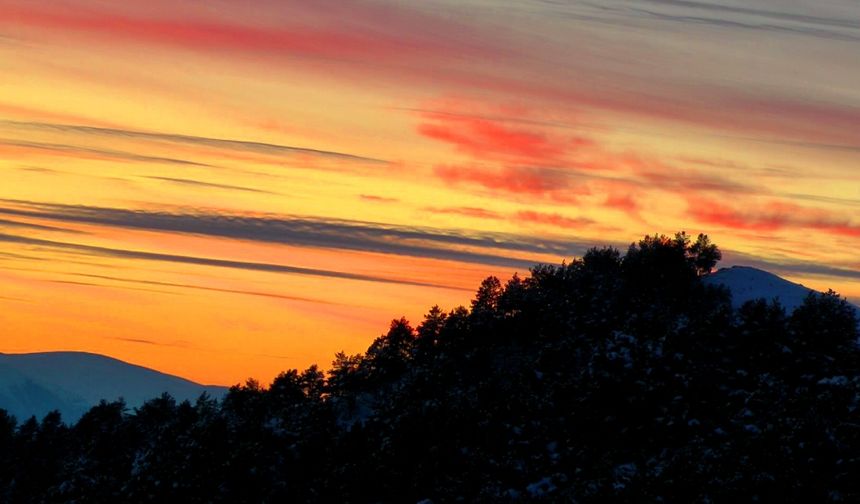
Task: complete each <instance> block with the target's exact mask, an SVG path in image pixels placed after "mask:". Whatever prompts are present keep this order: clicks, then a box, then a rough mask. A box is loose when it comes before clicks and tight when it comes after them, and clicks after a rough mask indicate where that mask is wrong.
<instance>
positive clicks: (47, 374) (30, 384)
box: [0, 352, 227, 422]
mask: <svg viewBox="0 0 860 504" xmlns="http://www.w3.org/2000/svg"><path fill="white" fill-rule="evenodd" d="M226 391H227V389H226V388H224V387H216V386H205V385H200V384H198V383H194V382H192V381H189V380H186V379H184V378H179V377H178V376H172V375H168V374H164V373H160V372H158V371H155V370H152V369H148V368H145V367H141V366H136V365H134V364H129V363H127V362H123V361H120V360H117V359H113V358H110V357H106V356H104V355H97V354H91V353H84V352H46V353H30V354H0V408H2V409H5V410H7V411H8V412H9V413H11V414H12V415H14V416H15V417H17V418H18V420H19V421H23V420H26V419H27V418H29V417H30V416H32V415H35V416H36V418H38V419H41V418H42V417H43V416H44V415H45V414H46V413H48V412H50V411H52V410H59V411H60V413H61V414H62V417H63V420H64V421H65V422H75V421H77V419H78V418H80V417H81V415H83V414H84V413H85V412H86V411H87V410H89V409H90V408H91V407H92V406H94V405H96V404H98V402H99V401H100V400H102V399H106V400H109V401H112V400H116V399H118V398H120V397H122V398H123V399H125V401H126V404H127V405H128V407H129V408H134V407H137V406H140V405H141V404H143V402H144V401H146V400H148V399H152V398H155V397H158V396H159V395H161V394H162V393H164V392H168V393H169V394H170V395H172V396H173V397H174V398H175V399H176V400H177V401H182V400H185V399H188V400H191V401H194V400H196V399H197V398H198V397H199V396H200V394H202V393H204V392H206V393H208V394H209V395H210V396H212V397H217V398H220V397H221V396H223V395H224V394H225V393H226Z"/></svg>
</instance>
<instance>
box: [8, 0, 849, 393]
mask: <svg viewBox="0 0 860 504" xmlns="http://www.w3.org/2000/svg"><path fill="white" fill-rule="evenodd" d="M772 4H774V2H769V1H766V0H760V1H757V2H753V3H749V2H744V3H735V2H729V1H727V0H726V1H720V2H716V1H714V2H706V1H702V2H698V1H696V2H687V1H680V0H633V1H625V2H622V1H620V0H618V1H616V0H611V1H608V2H605V3H601V6H600V7H597V6H595V5H594V4H590V3H587V2H578V1H572V2H569V3H550V2H537V1H518V2H507V1H504V0H499V1H492V2H490V1H487V0H468V1H458V2H453V1H445V0H431V1H426V2H411V3H407V2H385V1H366V2H365V1H362V2H354V1H333V0H319V1H315V2H298V1H274V0H260V1H258V2H253V3H246V2H238V1H235V0H216V1H207V2H167V1H165V0H152V1H149V2H145V3H141V4H134V5H132V4H131V3H129V2H100V1H97V0H58V1H55V2H50V3H38V2H36V3H34V2H29V1H23V0H0V199H2V201H0V327H3V340H2V343H0V352H30V351H47V350H84V351H91V352H97V353H102V354H107V355H111V356H114V357H117V358H120V359H123V360H126V361H130V362H133V363H136V364H141V365H144V366H148V367H152V368H156V369H159V370H163V371H166V372H169V373H174V374H178V375H181V376H185V377H188V378H191V379H194V380H197V381H201V382H207V383H215V384H233V383H237V382H239V381H243V380H244V379H245V378H247V377H256V378H258V379H261V380H263V381H267V380H270V379H271V378H272V377H273V376H274V375H276V374H277V373H278V372H279V371H281V370H284V369H288V368H304V367H306V366H308V365H309V364H312V363H319V364H320V365H322V366H323V367H327V366H328V364H329V362H330V361H331V358H332V356H333V354H334V353H335V352H336V351H339V350H345V351H347V352H350V353H355V352H359V351H363V350H364V349H366V347H367V346H368V344H369V343H370V342H371V341H372V339H373V338H374V337H375V336H377V335H378V334H380V333H381V332H383V331H384V330H385V328H386V327H387V322H388V321H389V320H390V319H391V318H395V317H399V316H401V315H405V316H406V317H407V318H409V319H411V320H413V321H414V322H416V323H417V322H418V321H420V318H421V316H422V314H423V313H425V312H426V310H427V309H428V308H429V307H430V306H431V305H433V304H439V305H440V306H442V307H444V308H453V307H455V306H457V305H458V304H467V303H468V301H469V299H470V297H471V295H472V292H473V289H474V288H476V287H477V284H478V283H479V282H480V280H481V279H482V278H484V277H486V276H488V275H491V274H495V275H498V276H501V277H508V276H510V275H511V274H513V273H514V272H515V271H519V272H521V273H523V272H526V271H527V269H528V265H530V264H533V263H534V262H538V261H551V262H560V261H561V260H562V259H569V258H571V257H574V256H576V255H578V254H581V253H582V252H583V251H584V250H585V249H587V248H588V247H589V246H592V245H594V244H615V245H618V246H622V247H623V246H624V244H626V243H629V242H630V241H632V240H634V239H636V238H638V237H641V235H643V234H645V233H654V232H663V233H673V232H675V231H677V230H681V229H685V230H687V232H688V233H691V234H695V233H698V232H706V233H708V234H709V235H710V236H711V238H712V239H713V240H714V241H715V242H716V243H718V244H719V245H720V246H721V247H722V248H723V250H724V251H725V255H726V260H725V261H724V265H726V264H748V265H753V266H758V267H763V268H765V269H768V270H770V271H773V272H775V273H778V274H781V275H783V276H785V277H787V278H790V279H792V280H795V281H800V282H803V283H804V284H806V285H809V286H811V287H815V288H819V289H823V288H828V287H832V288H834V289H836V290H838V291H839V292H840V293H842V294H844V295H846V296H848V297H849V298H851V299H853V300H857V299H860V259H858V257H860V256H858V254H857V252H856V251H857V249H858V246H860V219H858V218H857V217H856V215H857V208H858V206H860V183H858V182H860V172H858V170H857V167H858V161H860V85H858V84H860V66H858V65H857V64H856V54H857V51H858V49H860V47H858V45H860V30H857V28H856V23H855V24H852V23H850V22H845V19H848V18H850V17H851V16H852V15H853V16H854V17H855V18H856V9H855V10H854V11H852V10H851V5H850V2H841V1H831V2H826V3H819V2H796V3H793V4H792V5H791V6H784V5H782V6H779V8H780V10H777V9H775V8H774V5H772ZM788 8H790V9H791V10H785V9H788ZM852 12H853V14H852ZM846 16H847V17H846Z"/></svg>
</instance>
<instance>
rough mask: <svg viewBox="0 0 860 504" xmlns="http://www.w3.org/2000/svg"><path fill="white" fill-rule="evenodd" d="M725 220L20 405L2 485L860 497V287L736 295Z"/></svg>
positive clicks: (8, 433)
mask: <svg viewBox="0 0 860 504" xmlns="http://www.w3.org/2000/svg"><path fill="white" fill-rule="evenodd" d="M719 258H720V254H719V250H718V249H717V247H715V246H714V245H713V244H711V243H710V242H709V241H708V240H707V237H704V236H700V237H699V239H698V240H696V241H695V242H691V240H690V239H689V238H688V237H687V236H686V235H684V234H678V235H676V236H675V237H674V238H667V237H664V236H653V237H646V238H645V239H643V240H641V241H640V242H638V243H636V244H633V245H631V247H630V248H629V250H628V251H627V252H626V253H625V254H621V253H620V252H619V251H618V250H616V249H613V248H602V249H592V250H590V251H589V252H588V253H586V254H585V256H584V257H582V258H581V259H576V260H574V261H572V262H570V263H568V264H562V265H560V266H549V265H540V266H536V267H535V268H533V269H532V270H531V274H530V275H529V276H528V277H526V278H520V277H518V276H514V277H513V278H511V279H509V280H508V281H507V282H505V283H504V284H503V283H502V282H500V281H499V280H498V279H496V278H494V277H491V278H488V279H486V280H485V281H484V282H483V283H482V284H481V286H480V288H479V289H478V291H477V293H476V295H475V298H474V300H473V301H472V303H471V306H470V307H468V308H466V307H459V308H456V309H454V310H451V311H443V310H441V309H440V308H438V307H433V308H431V309H430V310H429V312H428V313H427V315H426V316H425V318H424V320H423V321H421V323H420V324H418V325H417V327H413V326H411V325H410V323H409V322H407V321H406V320H405V319H399V320H394V321H393V322H392V323H391V326H390V328H389V330H388V332H387V333H386V334H384V335H382V336H380V337H379V338H377V339H376V340H375V341H374V342H373V343H372V344H371V345H370V347H369V348H368V350H367V352H366V353H364V354H363V355H345V354H343V353H340V354H338V355H337V356H336V358H335V361H334V363H333V365H332V367H331V370H330V371H328V372H327V373H323V372H321V371H320V370H319V369H318V368H316V367H311V368H310V369H307V370H305V371H301V372H300V371H297V370H291V371H287V372H284V373H282V374H281V375H279V376H278V377H277V378H276V379H275V380H274V381H273V382H272V383H271V384H270V385H269V386H268V387H263V386H261V385H260V384H259V383H256V382H254V381H249V382H248V383H246V384H245V385H243V386H236V387H233V388H231V389H230V391H229V393H228V394H227V395H226V397H225V398H224V399H223V400H222V401H215V400H212V399H209V398H206V397H202V398H200V399H199V400H198V401H197V402H196V403H189V402H183V403H176V402H175V401H174V400H173V399H172V398H170V397H168V396H163V397H160V398H156V399H153V400H151V401H149V402H147V403H146V404H144V405H143V406H142V407H141V408H139V409H135V410H134V411H128V410H127V408H126V407H125V405H124V404H123V403H122V402H113V403H102V404H100V405H98V406H96V407H94V408H93V409H92V410H90V411H89V412H88V413H87V414H85V415H84V416H83V417H82V418H81V419H80V421H78V422H77V423H76V424H75V425H73V426H66V425H64V424H63V423H62V421H61V418H60V417H59V415H58V414H49V415H48V416H46V417H45V418H44V419H41V421H39V420H36V419H34V418H31V419H29V420H26V421H24V422H23V423H21V424H17V423H16V421H15V420H14V419H12V418H10V417H8V415H5V414H3V413H0V502H6V503H18V502H22V503H23V502H26V503H32V502H87V503H98V502H111V503H114V502H153V503H163V502H184V503H195V502H224V503H241V502H254V503H256V502H421V501H423V502H435V503H441V502H521V501H527V502H679V503H688V502H727V501H732V500H735V501H737V500H741V501H743V502H748V501H760V502H838V501H848V502H851V501H853V502H856V501H858V500H860V478H857V475H858V474H860V458H858V457H860V411H858V407H860V402H858V401H860V395H858V392H860V388H859V387H860V375H858V369H860V360H858V357H860V352H858V347H857V342H856V340H857V337H858V329H857V319H856V314H855V312H854V310H853V308H852V307H851V306H850V305H848V304H847V303H846V302H845V301H844V300H843V299H841V298H840V297H839V296H838V295H836V294H835V293H832V292H830V293H827V294H824V295H810V297H809V298H807V299H806V301H805V302H804V304H803V305H802V306H800V307H799V308H797V309H796V310H795V311H794V312H793V313H786V311H785V309H784V308H783V307H781V306H780V305H779V304H778V303H777V302H765V301H763V300H759V301H752V302H749V303H747V304H745V305H744V306H743V307H741V308H740V309H739V310H733V309H732V306H731V303H730V295H729V293H728V292H727V291H726V290H725V289H723V288H720V287H714V286H708V285H705V284H704V283H703V282H702V281H701V275H703V274H705V273H707V272H708V271H710V270H711V269H712V268H713V266H714V264H715V263H716V261H717V260H718V259H719Z"/></svg>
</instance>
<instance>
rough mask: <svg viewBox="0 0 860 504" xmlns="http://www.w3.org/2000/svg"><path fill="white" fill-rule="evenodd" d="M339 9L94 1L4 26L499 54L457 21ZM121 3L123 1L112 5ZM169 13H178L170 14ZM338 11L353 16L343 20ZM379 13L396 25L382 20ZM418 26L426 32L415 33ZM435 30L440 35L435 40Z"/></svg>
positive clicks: (369, 52)
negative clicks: (261, 12) (259, 15)
mask: <svg viewBox="0 0 860 504" xmlns="http://www.w3.org/2000/svg"><path fill="white" fill-rule="evenodd" d="M156 3H158V2H156ZM310 4H314V5H310ZM316 4H323V5H316ZM338 4H339V2H310V3H308V2H282V3H281V4H280V5H277V4H274V5H268V6H266V7H265V8H266V9H267V12H268V13H269V14H270V16H269V17H268V18H266V19H252V18H251V19H249V18H248V16H245V15H244V13H243V12H242V11H241V10H236V12H235V13H234V14H237V15H235V16H229V17H228V16H222V17H213V16H212V15H211V13H212V11H211V10H209V11H207V10H205V9H197V8H195V7H194V6H184V7H185V8H183V9H182V10H179V11H175V9H169V7H170V6H169V4H168V5H164V6H163V7H164V8H161V9H159V8H158V7H157V6H156V7H153V8H151V9H140V10H141V11H143V10H148V11H150V12H151V13H150V12H148V13H147V14H139V13H135V14H131V13H129V12H125V11H122V12H120V11H119V9H114V10H113V11H110V10H108V8H110V6H109V7H108V8H104V7H102V8H99V9H95V8H93V7H92V5H96V4H95V3H92V2H89V3H87V2H84V3H79V4H78V5H69V4H66V5H63V4H59V5H52V4H50V3H42V4H38V6H37V4H30V3H22V4H20V5H14V4H13V5H2V4H0V24H6V23H8V24H11V25H13V26H15V27H16V28H27V27H30V28H36V29H41V30H48V31H49V33H50V32H55V33H60V34H64V33H65V32H69V31H74V32H79V33H82V34H85V35H89V36H97V37H101V38H107V39H109V40H110V41H111V42H115V41H129V42H142V43H150V44H163V45H172V46H179V47H184V48H188V49H196V50H207V51H242V52H247V53H254V54H282V55H288V56H311V57H322V58H327V59H328V58H335V59H340V58H359V57H361V58H362V59H365V60H374V61H376V60H379V59H382V60H384V61H391V62H394V61H398V62H399V61H407V60H410V59H412V58H415V57H418V56H423V57H425V58H426V57H431V56H439V55H444V54H446V53H448V54H450V52H451V51H453V50H454V49H456V51H457V52H458V53H460V54H463V53H466V54H473V55H481V54H483V55H491V54H494V55H496V56H497V57H498V56H500V54H499V52H498V51H496V50H492V49H489V48H487V47H483V46H480V47H479V46H477V45H476V44H470V43H467V42H465V41H464V37H462V36H460V35H462V34H463V33H467V32H468V30H466V29H464V28H463V27H461V26H459V25H457V24H456V23H453V22H448V21H447V20H440V19H437V18H434V17H432V16H429V15H423V14H420V13H419V11H417V10H407V9H401V8H397V7H393V6H392V7H389V8H388V9H386V10H384V11H382V12H380V11H379V10H378V9H375V8H374V7H373V6H372V5H371V4H356V5H354V6H353V9H352V10H348V11H346V12H343V9H342V7H341V6H339V5H338ZM117 6H119V4H117V5H116V6H114V7H117ZM326 6H327V7H328V8H325V7H326ZM172 11H175V12H174V13H173V17H170V16H171V15H170V12H172ZM358 11H363V12H358ZM338 12H340V14H346V13H348V14H349V16H345V15H338V14H337V13H338ZM381 15H384V16H385V17H386V19H388V20H390V21H391V22H390V23H385V24H383V23H379V22H378V21H379V18H380V17H381ZM418 26H420V27H422V28H421V29H417V28H416V27H418ZM428 27H429V28H428ZM432 31H436V32H437V35H439V34H442V35H443V36H431V35H433V33H432ZM458 34H459V35H458Z"/></svg>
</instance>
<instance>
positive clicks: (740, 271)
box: [704, 266, 860, 313]
mask: <svg viewBox="0 0 860 504" xmlns="http://www.w3.org/2000/svg"><path fill="white" fill-rule="evenodd" d="M704 281H705V283H706V284H711V285H723V286H725V287H727V288H728V289H729V291H731V293H732V306H734V307H735V308H737V307H739V306H741V305H742V304H744V303H746V302H747V301H751V300H753V299H759V298H764V299H767V300H771V299H778V300H779V302H780V304H782V306H784V307H785V311H786V312H789V313H790V312H792V311H794V309H795V308H797V307H798V306H800V305H801V304H802V303H803V300H804V299H806V296H808V295H809V293H810V292H817V291H814V290H812V289H810V288H809V287H805V286H803V285H801V284H797V283H794V282H789V281H788V280H786V279H784V278H781V277H778V276H776V275H774V274H773V273H769V272H767V271H764V270H760V269H756V268H751V267H749V266H732V267H731V268H721V269H720V270H719V271H716V272H714V273H712V274H710V275H708V276H706V277H705V278H704ZM855 308H857V307H856V306H855ZM858 310H860V308H858Z"/></svg>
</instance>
